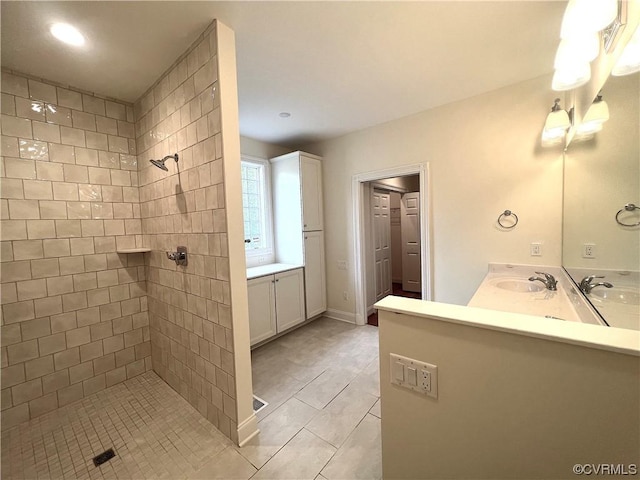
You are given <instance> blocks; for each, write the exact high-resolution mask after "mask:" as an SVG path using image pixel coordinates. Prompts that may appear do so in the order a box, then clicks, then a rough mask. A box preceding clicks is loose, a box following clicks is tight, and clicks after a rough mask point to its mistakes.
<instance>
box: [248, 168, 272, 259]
mask: <svg viewBox="0 0 640 480" xmlns="http://www.w3.org/2000/svg"><path fill="white" fill-rule="evenodd" d="M241 168H242V211H243V216H244V242H245V243H244V246H245V252H246V254H247V257H250V256H259V255H260V256H271V255H272V252H273V248H272V245H273V241H272V238H271V231H272V227H271V222H272V220H271V195H270V189H269V162H268V161H266V160H260V159H250V158H248V157H244V156H243V157H242V162H241ZM266 260H267V261H269V260H272V259H266ZM259 263H263V262H259Z"/></svg>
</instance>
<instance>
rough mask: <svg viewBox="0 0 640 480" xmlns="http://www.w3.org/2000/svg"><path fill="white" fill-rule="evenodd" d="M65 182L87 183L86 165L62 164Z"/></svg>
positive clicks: (87, 171)
mask: <svg viewBox="0 0 640 480" xmlns="http://www.w3.org/2000/svg"><path fill="white" fill-rule="evenodd" d="M64 180H65V182H74V183H88V182H89V170H88V169H87V167H84V166H79V165H64Z"/></svg>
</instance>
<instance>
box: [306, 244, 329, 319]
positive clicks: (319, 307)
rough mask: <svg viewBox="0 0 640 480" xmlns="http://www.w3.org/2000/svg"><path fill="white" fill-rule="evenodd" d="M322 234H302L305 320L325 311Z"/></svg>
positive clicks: (325, 294)
mask: <svg viewBox="0 0 640 480" xmlns="http://www.w3.org/2000/svg"><path fill="white" fill-rule="evenodd" d="M324 265H325V263H324V234H323V232H322V231H316V232H304V282H305V292H306V301H307V318H312V317H315V316H316V315H320V314H321V313H322V312H324V311H326V310H327V282H326V274H325V268H324Z"/></svg>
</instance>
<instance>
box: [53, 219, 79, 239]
mask: <svg viewBox="0 0 640 480" xmlns="http://www.w3.org/2000/svg"><path fill="white" fill-rule="evenodd" d="M56 233H57V236H58V238H64V237H80V236H82V228H81V223H80V220H56Z"/></svg>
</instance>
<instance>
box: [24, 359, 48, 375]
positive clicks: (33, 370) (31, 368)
mask: <svg viewBox="0 0 640 480" xmlns="http://www.w3.org/2000/svg"><path fill="white" fill-rule="evenodd" d="M24 368H25V370H26V373H27V380H32V379H34V378H40V377H44V376H45V375H48V374H50V373H53V355H47V356H46V357H40V358H35V359H33V360H29V361H28V362H26V363H25V364H24Z"/></svg>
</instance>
